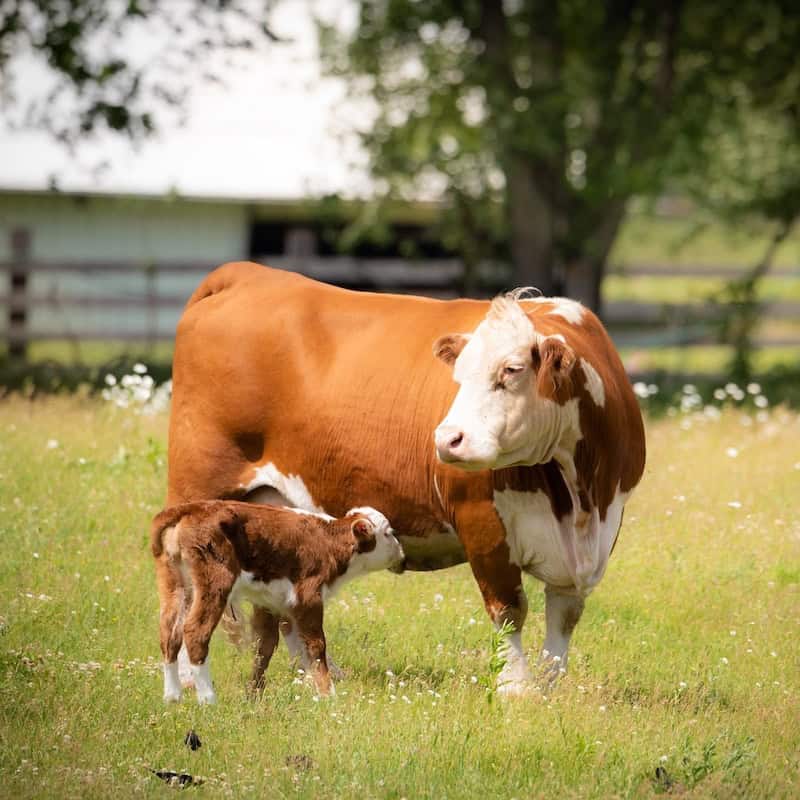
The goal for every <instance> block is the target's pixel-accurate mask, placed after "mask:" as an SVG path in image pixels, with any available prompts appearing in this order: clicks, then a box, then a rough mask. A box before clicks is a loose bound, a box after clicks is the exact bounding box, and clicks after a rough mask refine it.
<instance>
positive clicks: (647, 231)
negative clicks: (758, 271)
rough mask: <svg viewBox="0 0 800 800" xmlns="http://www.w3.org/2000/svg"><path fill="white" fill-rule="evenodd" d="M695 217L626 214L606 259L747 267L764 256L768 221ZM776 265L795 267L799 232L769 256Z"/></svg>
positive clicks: (799, 252) (799, 260) (621, 262)
mask: <svg viewBox="0 0 800 800" xmlns="http://www.w3.org/2000/svg"><path fill="white" fill-rule="evenodd" d="M700 222H701V220H700V218H699V217H698V216H697V215H694V214H689V215H687V216H682V217H664V216H656V215H653V214H647V213H640V214H637V213H633V214H630V215H629V216H628V218H627V219H626V220H625V223H624V224H623V226H622V228H621V229H620V234H619V236H618V237H617V240H616V242H615V243H614V249H613V251H612V253H611V257H610V259H609V263H611V264H615V265H621V266H625V265H635V264H649V265H664V266H665V267H668V266H669V265H673V266H684V265H685V266H694V265H705V266H715V267H731V269H732V270H741V269H742V268H745V267H752V266H754V265H755V264H757V263H758V262H759V261H760V260H761V259H762V258H763V256H764V253H765V252H766V250H767V247H768V245H769V237H770V236H771V235H772V233H773V230H772V229H771V228H770V227H769V226H768V225H757V224H755V223H752V224H750V225H740V226H733V225H725V224H723V223H721V222H715V223H713V224H707V225H701V224H700ZM774 263H775V265H776V266H793V267H796V266H798V265H800V231H798V230H797V229H795V231H794V232H793V233H792V234H791V235H790V236H789V237H788V238H787V239H786V241H784V243H783V244H782V245H781V247H780V248H779V250H778V252H777V253H776V256H775V261H774Z"/></svg>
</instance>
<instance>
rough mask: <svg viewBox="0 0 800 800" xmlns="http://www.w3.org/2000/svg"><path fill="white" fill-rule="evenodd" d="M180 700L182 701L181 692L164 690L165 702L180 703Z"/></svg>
mask: <svg viewBox="0 0 800 800" xmlns="http://www.w3.org/2000/svg"><path fill="white" fill-rule="evenodd" d="M180 701H181V694H180V692H164V702H165V703H180Z"/></svg>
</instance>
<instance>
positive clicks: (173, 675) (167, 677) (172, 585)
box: [156, 554, 184, 703]
mask: <svg viewBox="0 0 800 800" xmlns="http://www.w3.org/2000/svg"><path fill="white" fill-rule="evenodd" d="M156 581H157V584H158V595H159V600H160V619H159V632H160V639H161V654H162V656H163V658H164V702H166V703H177V702H178V701H179V700H180V699H181V682H180V678H179V676H178V661H177V659H178V651H179V650H180V648H181V643H182V641H183V607H184V589H183V582H182V580H181V575H180V572H179V570H178V568H177V565H176V564H174V563H172V562H170V560H169V558H168V557H167V555H166V554H162V556H161V557H159V558H158V560H157V561H156Z"/></svg>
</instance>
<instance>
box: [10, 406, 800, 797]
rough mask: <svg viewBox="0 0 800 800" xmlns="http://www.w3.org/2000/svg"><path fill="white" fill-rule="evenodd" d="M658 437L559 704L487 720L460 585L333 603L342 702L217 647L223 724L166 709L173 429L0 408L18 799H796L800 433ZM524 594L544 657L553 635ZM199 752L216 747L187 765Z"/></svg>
mask: <svg viewBox="0 0 800 800" xmlns="http://www.w3.org/2000/svg"><path fill="white" fill-rule="evenodd" d="M703 419H704V418H701V417H697V418H694V419H693V418H691V417H679V418H675V419H664V420H659V421H655V422H651V423H650V424H649V426H648V427H649V430H648V438H649V462H648V467H647V473H646V476H645V479H644V481H643V483H642V486H641V487H640V489H639V490H638V492H637V493H636V494H635V495H634V498H633V499H632V500H631V502H630V504H629V506H628V510H627V513H626V519H625V524H624V526H623V530H622V535H621V538H620V541H619V543H618V546H617V548H616V551H615V553H614V556H613V558H612V560H611V563H610V566H609V570H608V573H607V576H606V578H605V579H604V581H603V582H602V583H601V585H600V586H599V588H598V589H597V590H596V592H595V594H594V595H592V597H591V598H590V599H589V601H588V603H587V609H586V612H585V614H584V618H583V620H582V621H581V623H580V625H579V627H578V629H577V631H576V634H575V636H574V640H573V651H572V655H571V658H570V674H569V675H568V676H567V677H566V679H564V680H563V682H562V683H561V684H560V685H559V686H558V688H557V689H556V690H555V691H554V692H552V693H551V694H550V696H549V697H542V696H540V695H535V694H534V695H532V696H531V697H527V698H522V699H515V700H511V701H504V700H500V699H497V700H495V701H494V702H488V699H489V697H488V696H487V688H489V687H490V686H491V673H490V668H489V665H490V656H491V645H492V638H491V633H492V630H491V627H490V625H489V624H488V622H487V619H486V617H485V614H484V612H483V610H482V606H481V601H480V596H479V593H478V591H477V588H476V586H475V584H474V581H473V579H472V577H471V575H470V572H469V569H468V568H467V567H466V566H462V567H458V568H455V569H451V570H447V571H443V572H439V573H430V574H410V575H409V574H407V575H404V576H394V575H390V574H389V573H385V574H379V575H375V576H371V577H369V578H366V579H364V580H362V581H360V582H356V583H354V584H351V585H350V587H348V589H346V590H344V591H343V592H342V593H341V595H339V596H337V598H336V599H335V600H334V601H332V603H331V605H330V606H329V609H328V621H327V631H328V636H329V640H330V642H331V649H332V651H333V653H334V656H335V658H336V660H337V661H338V662H339V664H340V665H341V666H342V667H344V668H345V670H346V671H347V677H346V679H345V680H343V681H341V682H340V683H339V684H338V687H337V688H338V694H337V696H336V697H335V698H334V699H332V700H330V701H321V702H320V701H316V700H315V698H314V696H313V693H312V692H311V690H309V689H308V688H307V687H306V686H304V685H301V684H300V683H298V682H297V681H296V677H297V676H296V675H295V674H294V673H293V672H292V671H291V669H290V666H289V664H288V661H287V659H286V655H285V648H284V647H283V646H281V647H280V649H279V652H278V655H277V656H276V660H275V662H274V663H273V664H272V666H271V668H270V671H269V673H268V676H267V677H268V682H267V689H266V691H265V693H264V696H263V697H262V698H261V699H260V700H258V701H253V700H251V699H249V698H248V697H247V695H246V694H245V691H244V688H245V683H246V675H247V673H248V670H249V666H250V665H249V660H250V656H249V654H247V653H242V652H238V651H236V650H234V649H233V648H232V647H231V646H230V645H228V644H227V643H226V642H225V641H224V640H222V639H221V638H220V637H217V638H215V640H214V642H213V643H212V670H213V672H214V674H215V679H216V684H217V690H218V696H219V700H220V702H219V704H218V705H217V706H215V707H211V708H207V707H199V706H197V704H196V703H195V701H194V699H193V698H192V697H191V696H187V697H186V698H185V700H184V702H183V703H182V704H181V705H179V706H177V707H165V706H163V704H162V702H161V677H160V670H159V663H158V661H159V654H158V643H157V598H156V593H155V586H154V578H153V570H152V566H151V563H150V557H149V553H148V546H147V524H148V520H149V518H150V516H151V515H152V514H153V513H154V512H155V511H156V510H157V509H158V508H159V507H160V505H161V502H162V498H163V493H164V485H165V442H166V419H165V417H164V416H156V417H152V418H146V417H138V416H135V415H133V414H131V413H130V412H129V411H123V410H121V409H113V408H108V407H106V406H104V405H101V404H100V402H99V401H97V400H87V399H80V398H75V397H72V398H67V397H61V398H51V399H47V400H44V401H41V402H34V403H30V402H27V401H23V400H19V399H11V400H7V401H5V402H4V403H3V404H2V405H0V519H2V547H3V557H2V559H0V626H2V627H1V628H0V794H2V796H4V797H9V798H12V797H13V798H25V797H39V798H54V797H59V798H61V797H81V798H94V797H98V798H99V797H103V798H104V797H111V796H114V797H128V796H159V797H160V796H163V794H164V792H167V791H171V790H170V789H168V788H167V787H165V786H164V784H163V783H162V782H161V781H160V780H159V779H158V778H157V777H156V776H155V775H153V774H152V772H150V769H159V768H167V769H173V770H177V771H186V772H188V773H190V774H192V775H194V776H198V777H200V778H202V779H203V780H204V781H205V782H204V784H203V785H202V786H200V787H197V788H191V789H186V790H184V791H190V792H197V794H198V796H204V797H205V796H207V797H218V796H231V797H247V796H254V797H255V796H258V797H270V798H282V797H297V796H304V797H321V798H350V797H352V798H364V797H393V798H400V797H407V798H428V797H430V798H444V797H447V798H474V797H492V798H512V797H516V798H523V797H541V796H560V797H629V796H636V797H640V796H644V797H647V796H650V795H652V794H655V793H660V792H670V793H677V792H683V793H685V794H686V795H687V796H693V797H720V798H722V797H725V798H727V797H734V796H736V797H793V796H796V795H797V787H798V786H799V785H800V713H799V709H800V697H799V696H798V695H799V693H800V647H798V634H800V615H799V612H798V608H800V506H799V505H798V499H800V449H798V445H797V443H798V442H799V441H800V417H798V416H797V415H795V414H793V413H790V412H787V411H783V410H780V409H778V410H775V411H772V412H771V413H769V415H768V417H767V419H763V416H762V421H761V422H757V421H755V420H754V418H753V417H752V416H749V415H746V414H744V413H743V412H741V411H734V410H729V411H725V412H723V414H722V416H721V417H720V418H719V419H705V421H703ZM527 589H528V591H529V594H530V597H531V613H530V616H529V619H528V622H527V624H526V627H525V633H524V636H525V641H526V644H527V646H528V647H529V648H530V649H531V651H534V652H535V649H536V648H538V647H539V646H540V644H541V641H542V638H543V633H544V631H543V622H542V614H541V611H542V599H541V592H540V587H539V586H538V585H537V584H536V583H535V582H534V581H532V580H530V581H528V583H527ZM190 728H191V729H194V730H195V731H196V732H197V734H198V735H199V737H200V740H201V742H202V747H201V748H200V749H199V750H197V751H196V752H191V751H190V750H189V749H188V748H187V747H186V746H185V745H184V744H183V740H184V736H185V734H186V732H187V731H188V730H189V729H190Z"/></svg>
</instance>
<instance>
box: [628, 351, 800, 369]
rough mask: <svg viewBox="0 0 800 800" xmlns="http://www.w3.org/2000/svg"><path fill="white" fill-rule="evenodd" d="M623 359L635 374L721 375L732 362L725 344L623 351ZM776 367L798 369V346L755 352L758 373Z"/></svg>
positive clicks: (799, 358) (731, 352) (754, 364)
mask: <svg viewBox="0 0 800 800" xmlns="http://www.w3.org/2000/svg"><path fill="white" fill-rule="evenodd" d="M621 355H622V360H623V362H624V363H625V366H626V368H627V369H628V370H629V371H631V372H634V373H639V372H646V371H651V370H663V371H665V372H675V373H678V374H687V373H707V374H711V375H720V374H724V372H725V367H726V365H727V364H729V363H730V362H731V359H732V357H733V348H732V347H729V346H727V345H700V346H696V347H658V348H652V349H644V348H637V347H628V348H622V350H621ZM778 366H787V367H795V368H796V367H798V366H800V346H798V347H792V346H776V347H766V348H763V349H759V350H756V352H755V353H754V355H753V367H754V369H755V371H756V372H757V373H759V372H766V371H767V370H770V369H773V368H774V367H778Z"/></svg>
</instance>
